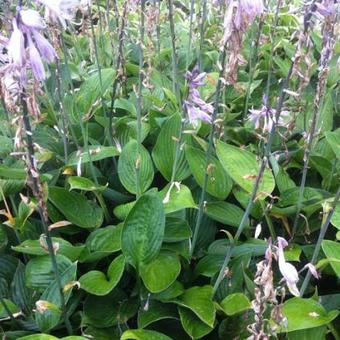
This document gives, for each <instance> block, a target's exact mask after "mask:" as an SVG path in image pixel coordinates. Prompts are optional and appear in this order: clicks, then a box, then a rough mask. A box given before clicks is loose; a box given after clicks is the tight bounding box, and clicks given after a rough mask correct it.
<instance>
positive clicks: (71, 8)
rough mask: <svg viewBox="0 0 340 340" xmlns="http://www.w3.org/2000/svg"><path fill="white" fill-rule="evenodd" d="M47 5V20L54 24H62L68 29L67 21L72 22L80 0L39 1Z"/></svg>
mask: <svg viewBox="0 0 340 340" xmlns="http://www.w3.org/2000/svg"><path fill="white" fill-rule="evenodd" d="M37 1H38V2H40V3H42V4H43V5H45V19H46V20H49V21H51V22H53V23H58V22H60V23H61V25H62V26H63V27H64V28H65V27H66V20H72V18H73V15H74V12H75V10H76V8H77V6H78V5H79V1H80V0H37Z"/></svg>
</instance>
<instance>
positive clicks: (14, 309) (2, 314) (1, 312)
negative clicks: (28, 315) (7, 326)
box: [0, 299, 20, 319]
mask: <svg viewBox="0 0 340 340" xmlns="http://www.w3.org/2000/svg"><path fill="white" fill-rule="evenodd" d="M3 301H4V303H5V304H6V306H7V308H8V309H9V310H10V312H11V313H12V314H15V313H18V312H20V309H19V307H18V306H17V305H16V304H15V303H13V302H12V301H11V300H8V299H3ZM8 317H9V315H8V313H7V311H6V309H5V307H4V306H3V304H2V303H1V304H0V319H2V318H8Z"/></svg>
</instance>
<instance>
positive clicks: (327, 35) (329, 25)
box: [292, 15, 337, 237]
mask: <svg viewBox="0 0 340 340" xmlns="http://www.w3.org/2000/svg"><path fill="white" fill-rule="evenodd" d="M330 17H331V18H330V19H329V18H325V19H324V20H325V22H324V24H323V41H322V43H323V44H322V45H323V48H322V51H321V57H320V62H319V74H318V85H317V89H316V93H315V98H314V103H313V106H314V108H313V116H312V122H311V127H310V131H309V134H308V139H307V146H306V148H305V152H304V156H303V170H302V179H301V183H300V190H299V197H298V202H297V211H296V215H295V219H294V224H293V232H292V237H294V235H295V233H296V231H297V227H298V221H299V216H300V212H301V209H302V201H303V194H304V191H305V186H306V179H307V172H308V164H309V159H310V154H311V151H312V146H313V142H314V137H315V134H316V129H317V125H318V119H319V116H320V114H321V110H322V104H323V98H324V96H325V93H326V88H327V76H328V74H329V68H328V65H329V62H330V60H331V58H332V55H333V49H334V46H335V39H334V24H335V23H336V18H337V17H336V15H332V16H330ZM332 17H333V20H332Z"/></svg>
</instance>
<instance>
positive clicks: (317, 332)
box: [288, 326, 327, 340]
mask: <svg viewBox="0 0 340 340" xmlns="http://www.w3.org/2000/svg"><path fill="white" fill-rule="evenodd" d="M326 333H327V326H320V327H314V328H308V329H300V330H298V331H293V332H289V333H288V340H321V339H326Z"/></svg>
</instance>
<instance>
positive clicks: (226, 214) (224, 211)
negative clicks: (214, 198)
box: [205, 202, 249, 228]
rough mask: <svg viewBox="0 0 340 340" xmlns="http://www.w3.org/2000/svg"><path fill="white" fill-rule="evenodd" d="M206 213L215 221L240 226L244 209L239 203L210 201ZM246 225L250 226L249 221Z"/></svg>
mask: <svg viewBox="0 0 340 340" xmlns="http://www.w3.org/2000/svg"><path fill="white" fill-rule="evenodd" d="M205 213H206V214H207V215H208V216H209V217H210V218H212V219H213V220H215V221H218V222H220V223H223V224H225V225H230V226H233V227H236V228H238V227H239V225H240V224H241V220H242V217H243V215H244V211H243V210H242V209H241V208H239V207H238V206H237V205H234V204H232V203H227V202H209V203H207V204H206V209H205ZM246 226H249V221H247V223H246Z"/></svg>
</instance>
